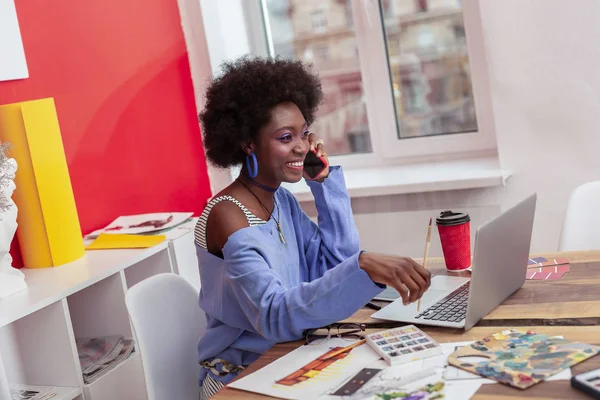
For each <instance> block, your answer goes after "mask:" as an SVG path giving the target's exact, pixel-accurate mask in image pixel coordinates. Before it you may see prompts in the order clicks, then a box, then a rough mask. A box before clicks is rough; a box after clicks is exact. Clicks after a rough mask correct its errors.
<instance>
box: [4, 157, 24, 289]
mask: <svg viewBox="0 0 600 400" xmlns="http://www.w3.org/2000/svg"><path fill="white" fill-rule="evenodd" d="M3 149H5V147H3ZM0 164H1V165H0V174H2V178H0V192H1V193H0V202H1V203H2V204H0V299H2V298H5V297H7V296H10V295H11V294H14V293H16V292H19V291H21V290H23V289H26V288H27V284H26V283H25V275H23V273H22V272H21V271H19V270H18V269H15V268H13V266H12V261H13V260H12V256H11V255H10V253H9V251H10V244H11V242H12V241H13V238H14V237H15V232H16V231H17V211H18V210H17V206H16V204H15V202H14V201H13V200H12V194H13V192H14V190H15V187H16V186H15V181H14V179H15V172H16V171H17V162H16V161H15V160H14V159H13V158H8V157H6V156H2V155H0Z"/></svg>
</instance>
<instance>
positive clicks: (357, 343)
mask: <svg viewBox="0 0 600 400" xmlns="http://www.w3.org/2000/svg"><path fill="white" fill-rule="evenodd" d="M366 342H367V339H362V340H359V341H358V342H356V343H352V344H351V345H350V346H346V347H343V348H341V349H339V350H336V351H334V352H333V353H331V354H329V355H328V356H327V357H323V358H321V359H320V360H321V361H325V360H329V359H330V358H333V357H335V356H337V355H339V354H342V353H345V352H346V351H348V350H352V349H353V348H355V347H358V346H360V345H361V344H363V343H366Z"/></svg>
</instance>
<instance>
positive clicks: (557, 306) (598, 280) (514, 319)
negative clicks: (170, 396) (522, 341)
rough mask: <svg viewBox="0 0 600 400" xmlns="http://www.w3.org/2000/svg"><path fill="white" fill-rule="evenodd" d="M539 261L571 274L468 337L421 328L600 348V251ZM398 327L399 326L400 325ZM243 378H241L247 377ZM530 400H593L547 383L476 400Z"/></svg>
mask: <svg viewBox="0 0 600 400" xmlns="http://www.w3.org/2000/svg"><path fill="white" fill-rule="evenodd" d="M535 256H544V257H547V258H550V257H559V256H560V257H567V258H569V260H570V261H571V272H569V273H568V274H566V275H565V276H563V278H562V279H561V280H557V281H526V282H525V285H524V286H523V287H522V288H521V289H520V290H519V291H518V292H516V293H515V294H514V295H512V296H511V297H509V298H508V299H506V301H504V302H503V303H502V304H501V305H500V306H499V307H497V308H496V309H495V310H494V311H492V312H491V313H490V314H489V315H487V316H486V317H485V318H484V319H483V320H482V321H480V322H479V323H478V324H477V325H476V326H475V327H474V328H472V329H471V330H469V331H468V332H464V331H463V330H459V329H448V328H429V327H421V328H422V329H423V330H424V331H426V332H427V333H428V334H429V335H431V337H433V338H434V339H435V340H437V341H438V342H440V343H444V342H461V341H467V340H477V339H480V338H483V337H485V336H489V335H491V334H493V333H495V332H498V331H500V330H502V329H504V328H509V327H528V328H529V329H531V330H533V331H536V332H539V333H546V334H551V335H564V337H565V338H566V339H570V340H575V341H581V342H585V343H591V344H597V345H600V251H587V252H565V253H546V254H538V255H534V256H532V257H535ZM428 264H429V267H430V269H431V271H432V273H434V274H443V273H445V272H446V271H445V269H444V263H443V259H431V260H430V261H429V262H428ZM373 312H374V311H373V310H371V309H367V308H363V309H361V310H358V311H357V312H356V313H355V314H354V315H353V316H352V317H350V318H348V319H347V320H346V321H352V322H374V321H375V320H373V319H371V318H370V315H371V314H373ZM401 325H402V324H401V323H398V326H401ZM301 344H302V341H297V342H290V343H282V344H278V345H276V346H274V347H273V348H271V349H270V350H269V351H267V352H266V353H265V354H263V355H262V356H261V357H260V358H259V359H258V360H256V362H254V363H253V364H252V365H251V366H250V367H248V369H247V370H246V371H244V374H243V375H247V374H250V373H252V372H254V371H256V370H258V369H260V368H262V367H264V366H265V365H267V364H270V363H271V362H273V361H275V360H276V359H278V358H279V357H281V356H283V355H285V354H287V353H289V352H290V351H292V350H294V349H295V348H297V347H298V346H300V345H301ZM595 368H600V355H598V356H595V357H593V358H591V359H589V360H587V361H584V362H583V363H580V364H578V365H576V366H574V367H573V368H572V371H573V374H578V373H581V372H585V371H588V370H591V369H595ZM243 375H242V376H243ZM522 397H527V398H528V399H561V400H563V399H588V398H589V397H586V396H585V395H583V394H581V393H580V392H578V391H576V390H573V389H571V386H570V383H569V381H555V382H542V383H539V384H537V385H535V386H533V387H531V388H529V389H527V390H525V391H522V390H519V389H513V388H511V387H508V386H506V385H503V384H493V385H483V386H481V388H480V389H479V391H478V392H477V394H476V395H475V397H473V398H474V399H478V400H508V399H513V398H522ZM213 398H215V399H245V400H250V399H267V398H270V397H267V396H262V395H259V394H255V393H250V392H244V391H240V390H236V389H230V388H228V387H225V388H223V389H222V390H221V391H220V392H219V393H218V394H217V395H216V396H215V397H213Z"/></svg>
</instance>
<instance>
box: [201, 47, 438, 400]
mask: <svg viewBox="0 0 600 400" xmlns="http://www.w3.org/2000/svg"><path fill="white" fill-rule="evenodd" d="M322 97H323V93H322V90H321V85H320V82H319V79H318V78H317V77H316V75H315V74H314V73H313V72H312V71H311V70H310V69H309V68H308V67H307V66H305V65H303V64H302V63H300V62H296V61H289V60H281V59H276V60H272V59H261V58H242V59H240V60H238V61H235V62H231V63H227V64H225V65H224V66H223V74H222V75H221V76H220V77H218V78H216V79H215V80H214V81H213V82H212V83H211V84H210V87H209V88H208V91H207V95H206V107H205V110H204V111H203V112H202V113H201V115H200V119H201V122H202V127H203V135H204V144H205V147H206V154H207V157H208V159H209V160H210V161H211V162H212V163H213V164H215V165H217V166H219V167H223V168H227V167H231V166H235V165H239V164H241V165H242V171H241V173H240V176H239V177H238V178H237V179H236V180H235V181H234V182H233V183H232V184H231V185H229V186H228V187H227V188H225V189H224V190H223V191H221V192H220V193H218V194H217V195H216V196H215V197H214V198H213V199H212V200H211V201H210V202H209V203H208V205H207V206H206V209H205V210H204V212H203V214H202V215H201V217H200V219H199V221H198V225H197V226H196V230H195V239H196V245H197V254H198V260H199V266H200V276H201V282H202V286H201V291H200V306H201V307H202V309H203V310H204V311H205V312H206V317H207V324H208V325H207V326H208V328H207V332H206V334H205V335H204V336H203V337H202V338H201V339H200V342H199V344H198V353H199V357H200V362H201V364H202V366H203V367H204V368H203V371H202V373H201V377H200V382H201V385H202V389H201V394H202V396H201V397H204V398H208V397H209V396H210V395H212V394H213V393H215V392H216V391H217V390H218V389H219V388H221V387H222V386H223V385H224V384H226V383H228V382H229V381H231V379H233V377H234V376H235V375H236V374H237V373H238V372H239V371H241V370H242V369H244V367H245V366H247V365H249V364H250V363H252V362H253V361H254V360H256V359H257V358H258V357H259V356H260V355H261V354H262V353H264V352H265V351H266V350H268V349H269V348H270V347H271V346H273V345H274V344H275V343H278V342H285V341H290V340H297V339H300V338H302V336H303V331H304V330H306V329H309V328H315V327H319V326H324V325H327V324H330V323H333V322H336V321H338V320H341V319H344V318H347V317H348V316H350V315H351V314H353V313H354V312H355V311H356V310H358V309H359V308H360V307H362V306H364V305H365V304H366V303H367V302H368V301H369V300H370V299H372V298H373V297H374V296H375V295H377V294H378V293H380V292H381V291H382V289H383V288H384V287H385V285H386V284H387V285H391V286H393V287H394V288H396V289H397V290H398V291H399V292H400V294H401V295H402V299H403V301H404V303H405V304H408V303H410V302H414V301H416V300H418V299H419V298H420V297H421V296H422V294H423V292H424V291H425V290H427V288H428V287H429V283H430V274H429V273H428V272H427V271H426V270H425V269H424V268H423V267H421V266H420V265H419V264H417V263H415V262H414V261H413V260H411V259H409V258H404V257H394V256H386V255H380V254H372V253H369V252H361V251H360V247H359V239H358V232H357V229H356V226H355V225H354V219H353V216H352V210H351V208H350V198H349V196H348V193H347V191H346V187H345V183H344V177H343V173H342V169H341V168H340V167H331V168H326V169H324V170H323V172H322V173H321V174H320V175H319V176H317V178H316V179H314V180H312V181H307V183H308V185H309V186H310V189H311V191H312V193H313V195H314V198H315V204H316V207H317V211H318V215H319V217H318V219H319V221H318V222H319V223H318V225H316V224H315V223H313V222H312V221H311V220H310V219H309V218H308V217H307V216H306V214H304V212H303V211H302V209H301V208H300V205H299V204H298V201H297V200H296V199H295V198H294V196H293V195H292V194H291V193H290V192H288V191H287V190H285V189H283V188H280V185H281V183H282V182H298V181H299V180H301V179H302V177H303V166H302V163H303V160H304V158H305V156H306V154H307V152H308V151H312V150H316V152H317V155H318V156H321V157H324V158H325V159H327V154H326V151H325V149H324V146H323V142H322V141H319V140H316V138H315V135H314V133H311V132H310V130H309V129H310V124H311V123H312V122H313V121H314V118H315V112H316V110H317V107H318V105H319V103H320V101H321V99H322Z"/></svg>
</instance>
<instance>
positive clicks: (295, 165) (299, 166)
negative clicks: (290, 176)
mask: <svg viewBox="0 0 600 400" xmlns="http://www.w3.org/2000/svg"><path fill="white" fill-rule="evenodd" d="M285 165H286V167H290V168H294V169H302V168H303V167H304V163H303V162H302V161H296V162H288V163H285Z"/></svg>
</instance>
